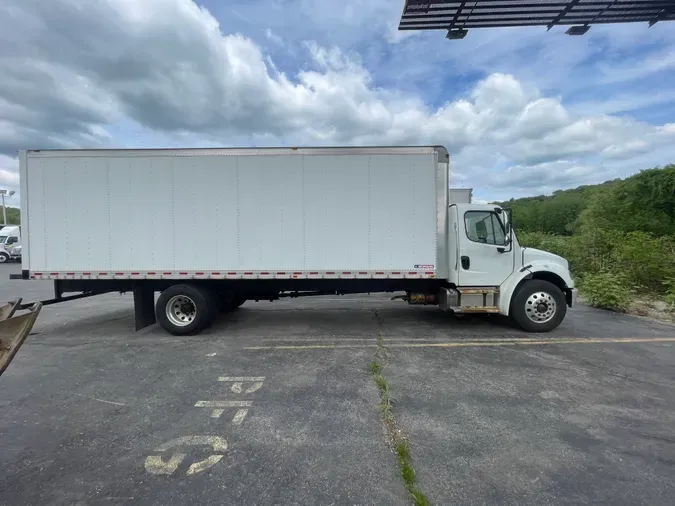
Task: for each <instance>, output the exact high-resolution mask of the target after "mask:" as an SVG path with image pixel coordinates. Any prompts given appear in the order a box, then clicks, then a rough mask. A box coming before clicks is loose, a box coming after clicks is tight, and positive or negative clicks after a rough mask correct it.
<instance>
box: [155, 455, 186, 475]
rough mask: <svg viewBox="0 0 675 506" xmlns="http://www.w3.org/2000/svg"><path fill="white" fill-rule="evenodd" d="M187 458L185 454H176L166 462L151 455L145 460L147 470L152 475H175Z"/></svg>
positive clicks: (157, 456)
mask: <svg viewBox="0 0 675 506" xmlns="http://www.w3.org/2000/svg"><path fill="white" fill-rule="evenodd" d="M185 457H186V455H185V454H184V453H176V454H175V455H172V456H171V458H170V459H169V460H167V461H166V462H165V461H163V460H162V457H160V456H159V455H150V456H149V457H148V458H147V459H145V470H146V471H147V472H149V473H150V474H173V473H174V472H175V471H176V469H178V466H179V465H180V463H181V462H183V459H184V458H185Z"/></svg>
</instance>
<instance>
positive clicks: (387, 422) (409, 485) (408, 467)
mask: <svg viewBox="0 0 675 506" xmlns="http://www.w3.org/2000/svg"><path fill="white" fill-rule="evenodd" d="M375 317H376V318H377V320H378V322H379V323H380V327H381V326H382V322H381V318H380V316H379V315H378V314H377V313H375ZM385 356H386V349H385V347H384V340H383V339H382V332H381V331H380V332H378V335H377V350H376V351H375V360H373V361H372V362H371V363H370V372H371V374H372V375H373V382H374V383H375V385H376V386H377V389H378V391H379V392H380V404H379V407H380V414H381V415H382V422H383V423H384V426H385V428H386V430H387V436H388V438H389V443H390V444H391V445H392V447H393V449H394V451H395V452H396V455H397V456H398V463H399V467H400V469H401V477H402V478H403V483H404V485H405V488H406V490H407V491H408V493H409V494H410V497H411V498H412V500H413V503H414V504H415V506H429V504H430V503H429V499H427V497H426V496H425V495H424V493H423V492H422V491H421V490H420V488H419V486H418V485H417V474H416V473H415V468H414V467H413V462H412V456H411V454H410V443H409V442H408V440H407V439H406V437H405V435H404V434H403V431H402V430H401V429H400V428H399V426H398V424H397V423H396V418H395V417H394V410H393V406H392V400H393V397H392V395H391V388H390V386H389V382H388V381H387V378H386V377H385V376H384V360H385Z"/></svg>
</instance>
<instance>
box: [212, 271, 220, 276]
mask: <svg viewBox="0 0 675 506" xmlns="http://www.w3.org/2000/svg"><path fill="white" fill-rule="evenodd" d="M211 276H220V272H212V273H211Z"/></svg>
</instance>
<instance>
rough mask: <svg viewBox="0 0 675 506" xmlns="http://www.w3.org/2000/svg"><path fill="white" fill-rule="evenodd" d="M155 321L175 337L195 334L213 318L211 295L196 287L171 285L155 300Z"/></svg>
mask: <svg viewBox="0 0 675 506" xmlns="http://www.w3.org/2000/svg"><path fill="white" fill-rule="evenodd" d="M155 314H156V316H157V321H158V322H159V324H160V325H161V326H162V328H163V329H164V330H166V331H167V332H170V333H171V334H173V335H176V336H184V335H190V334H196V333H198V332H199V331H201V330H203V329H204V328H206V327H208V326H209V325H210V324H211V323H212V322H213V319H214V317H215V314H214V311H213V300H212V296H211V294H210V293H209V292H208V291H207V290H205V289H203V288H201V287H197V286H192V285H173V286H170V287H169V288H167V289H166V290H164V291H163V292H162V293H161V294H160V295H159V297H158V298H157V305H156V308H155Z"/></svg>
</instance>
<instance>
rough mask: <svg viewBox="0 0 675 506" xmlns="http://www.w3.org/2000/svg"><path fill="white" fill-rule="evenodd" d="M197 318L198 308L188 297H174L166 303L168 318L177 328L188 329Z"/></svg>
mask: <svg viewBox="0 0 675 506" xmlns="http://www.w3.org/2000/svg"><path fill="white" fill-rule="evenodd" d="M196 316H197V306H196V305H195V301H193V300H192V299H191V298H190V297H188V296H187V295H174V296H173V297H171V298H170V299H169V302H167V303H166V317H167V318H168V320H169V321H170V322H171V323H172V324H173V325H176V326H177V327H187V326H188V325H190V324H191V323H192V322H193V321H194V320H195V317H196Z"/></svg>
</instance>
